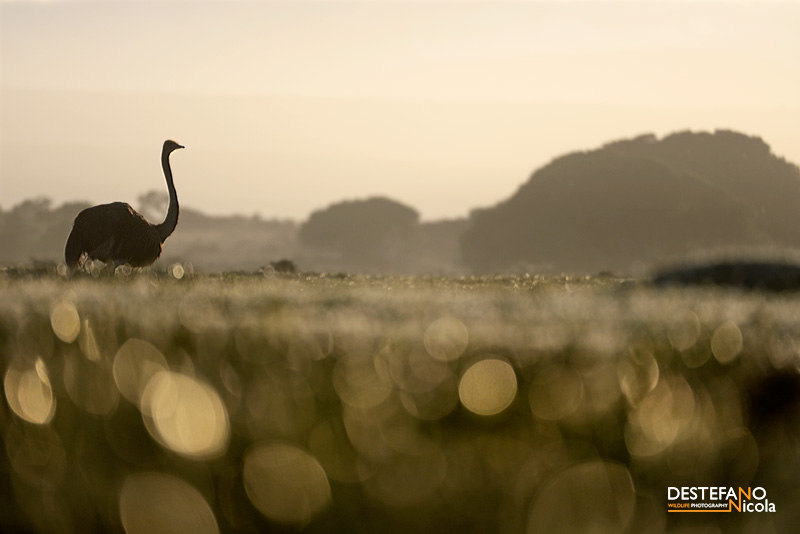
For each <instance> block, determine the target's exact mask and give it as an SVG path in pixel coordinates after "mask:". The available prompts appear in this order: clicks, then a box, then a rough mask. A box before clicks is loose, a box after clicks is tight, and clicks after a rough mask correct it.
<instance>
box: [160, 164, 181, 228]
mask: <svg viewBox="0 0 800 534" xmlns="http://www.w3.org/2000/svg"><path fill="white" fill-rule="evenodd" d="M161 167H162V168H163V169H164V178H166V180H167V189H168V190H169V209H167V216H166V218H165V219H164V222H162V223H161V224H158V225H156V228H157V229H158V234H159V235H160V236H161V242H162V243H163V242H164V241H165V240H166V239H167V238H168V237H169V236H170V234H172V232H173V231H174V230H175V227H176V226H177V225H178V194H177V193H176V192H175V184H173V183H172V169H171V168H170V166H169V152H167V151H166V150H165V151H164V152H162V153H161Z"/></svg>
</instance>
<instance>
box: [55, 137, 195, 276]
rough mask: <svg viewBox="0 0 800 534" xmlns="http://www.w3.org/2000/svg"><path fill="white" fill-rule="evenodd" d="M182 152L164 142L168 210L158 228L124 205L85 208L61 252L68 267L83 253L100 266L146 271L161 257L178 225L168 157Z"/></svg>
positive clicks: (76, 218)
mask: <svg viewBox="0 0 800 534" xmlns="http://www.w3.org/2000/svg"><path fill="white" fill-rule="evenodd" d="M179 148H183V147H182V146H181V145H179V144H178V143H176V142H175V141H172V140H167V141H164V148H163V149H162V151H161V167H162V168H163V169H164V178H165V179H166V180H167V189H168V190H169V209H167V216H166V218H165V219H164V222H162V223H161V224H151V223H150V222H149V221H148V220H147V219H145V218H144V217H143V216H142V215H141V214H140V213H139V212H137V211H136V210H135V209H133V208H132V207H131V206H130V204H128V203H127V202H112V203H111V204H101V205H99V206H93V207H91V208H86V209H85V210H83V211H82V212H80V213H79V214H78V216H77V217H75V223H74V224H73V225H72V231H71V232H70V234H69V237H68V238H67V245H66V247H65V248H64V259H65V260H66V262H67V266H68V267H70V268H71V269H72V268H75V267H77V266H78V265H80V264H81V263H82V260H81V257H82V256H83V254H84V253H85V254H86V255H87V257H88V258H89V259H92V260H100V261H102V262H103V263H113V264H124V263H127V264H128V265H130V266H131V267H146V266H147V265H150V264H152V263H153V262H154V261H156V260H157V259H158V257H159V256H160V255H161V246H162V245H163V244H164V241H165V240H166V239H167V238H168V237H169V236H170V234H172V232H173V231H174V230H175V226H177V224H178V195H177V193H176V192H175V185H174V184H173V183H172V169H171V168H170V165H169V155H170V154H171V153H172V151H174V150H177V149H179Z"/></svg>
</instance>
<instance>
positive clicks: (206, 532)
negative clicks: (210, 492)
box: [119, 472, 219, 534]
mask: <svg viewBox="0 0 800 534" xmlns="http://www.w3.org/2000/svg"><path fill="white" fill-rule="evenodd" d="M119 513H120V519H121V520H122V526H123V528H124V529H125V532H126V533H127V534H152V533H154V532H159V533H173V532H174V533H176V534H178V533H182V532H191V533H192V534H216V533H218V532H219V527H218V526H217V520H216V518H215V517H214V513H213V512H212V511H211V507H210V506H209V505H208V502H206V500H205V499H204V498H203V496H202V495H201V494H200V492H199V491H197V489H195V488H194V487H193V486H191V485H190V484H189V483H187V482H185V481H183V480H181V479H179V478H176V477H174V476H171V475H165V474H162V473H153V472H147V473H135V474H133V475H129V476H128V477H127V478H126V479H125V482H124V484H123V485H122V490H121V491H120V496H119Z"/></svg>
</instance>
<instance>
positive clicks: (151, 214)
mask: <svg viewBox="0 0 800 534" xmlns="http://www.w3.org/2000/svg"><path fill="white" fill-rule="evenodd" d="M137 200H138V201H139V213H141V214H142V215H144V216H145V217H146V218H147V220H149V221H160V220H161V219H163V218H164V214H165V213H166V212H167V205H168V204H169V195H168V194H167V193H166V192H164V191H156V190H152V191H148V192H146V193H142V194H141V195H139V197H138V198H137Z"/></svg>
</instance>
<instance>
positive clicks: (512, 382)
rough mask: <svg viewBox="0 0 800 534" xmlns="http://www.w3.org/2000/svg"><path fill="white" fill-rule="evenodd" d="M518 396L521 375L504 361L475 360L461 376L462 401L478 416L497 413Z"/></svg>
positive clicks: (459, 390)
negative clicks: (518, 378)
mask: <svg viewBox="0 0 800 534" xmlns="http://www.w3.org/2000/svg"><path fill="white" fill-rule="evenodd" d="M516 395H517V375H516V373H515V372H514V368H513V367H511V365H510V364H509V363H508V362H506V361H504V360H498V359H495V358H487V359H485V360H481V361H479V362H477V363H474V364H473V365H472V366H471V367H469V368H468V369H467V370H466V371H465V372H464V375H463V376H462V377H461V382H460V384H459V386H458V396H459V398H460V399H461V404H463V405H464V407H465V408H466V409H467V410H469V411H471V412H472V413H475V414H478V415H496V414H499V413H500V412H502V411H503V410H505V409H506V408H508V407H509V406H510V405H511V403H512V402H513V401H514V397H516Z"/></svg>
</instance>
